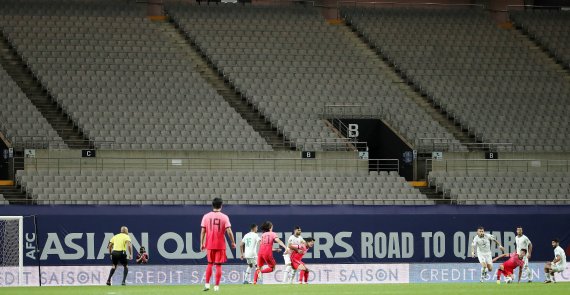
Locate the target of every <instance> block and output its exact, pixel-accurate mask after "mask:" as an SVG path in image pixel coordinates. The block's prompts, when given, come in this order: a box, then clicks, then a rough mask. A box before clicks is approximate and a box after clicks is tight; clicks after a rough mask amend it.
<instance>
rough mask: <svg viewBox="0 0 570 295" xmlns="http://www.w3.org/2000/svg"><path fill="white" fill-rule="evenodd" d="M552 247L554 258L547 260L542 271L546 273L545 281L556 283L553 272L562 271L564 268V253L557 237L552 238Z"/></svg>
mask: <svg viewBox="0 0 570 295" xmlns="http://www.w3.org/2000/svg"><path fill="white" fill-rule="evenodd" d="M552 248H554V260H552V262H550V261H549V262H547V263H546V265H545V266H544V272H545V273H546V280H545V281H544V282H545V283H552V282H554V283H556V280H555V279H554V274H555V273H557V272H563V271H564V270H565V269H566V253H564V249H562V247H560V241H559V240H558V239H554V240H552Z"/></svg>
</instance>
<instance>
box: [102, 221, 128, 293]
mask: <svg viewBox="0 0 570 295" xmlns="http://www.w3.org/2000/svg"><path fill="white" fill-rule="evenodd" d="M108 248H109V253H110V254H111V259H112V261H113V268H111V272H110V273H109V278H108V279H107V286H111V278H112V277H113V274H115V270H116V269H117V265H118V264H119V263H121V265H123V268H124V269H123V282H122V283H121V285H123V286H124V285H126V282H125V280H126V279H127V274H128V273H129V267H128V265H127V264H128V263H129V260H131V258H132V257H133V245H132V244H131V237H129V229H128V228H127V227H126V226H122V227H121V233H119V234H116V235H115V236H114V237H113V238H111V240H110V241H109V247H108ZM127 250H129V254H128V256H127Z"/></svg>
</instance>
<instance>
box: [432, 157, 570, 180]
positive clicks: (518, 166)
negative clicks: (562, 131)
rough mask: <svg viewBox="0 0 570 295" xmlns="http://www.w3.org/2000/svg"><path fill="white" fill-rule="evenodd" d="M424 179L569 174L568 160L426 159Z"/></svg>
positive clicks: (569, 164) (569, 162)
mask: <svg viewBox="0 0 570 295" xmlns="http://www.w3.org/2000/svg"><path fill="white" fill-rule="evenodd" d="M425 169H426V174H425V179H429V177H428V176H429V173H430V172H431V171H446V172H447V171H467V172H475V171H480V172H487V173H488V172H570V160H545V159H504V160H500V159H496V160H487V159H448V160H446V159H442V160H434V159H426V163H425Z"/></svg>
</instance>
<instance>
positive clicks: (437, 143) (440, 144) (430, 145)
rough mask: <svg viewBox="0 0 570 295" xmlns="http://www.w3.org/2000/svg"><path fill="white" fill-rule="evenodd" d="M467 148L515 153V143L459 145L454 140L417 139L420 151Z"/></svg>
mask: <svg viewBox="0 0 570 295" xmlns="http://www.w3.org/2000/svg"><path fill="white" fill-rule="evenodd" d="M459 146H465V147H467V148H471V149H475V150H486V149H489V150H491V151H497V150H498V149H501V150H503V151H505V150H506V151H513V147H514V145H513V143H510V142H474V143H460V142H459V143H457V142H453V139H449V138H438V137H421V138H418V139H416V148H417V149H418V150H420V151H424V152H425V151H446V150H449V148H451V147H459Z"/></svg>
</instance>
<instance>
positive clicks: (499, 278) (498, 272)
mask: <svg viewBox="0 0 570 295" xmlns="http://www.w3.org/2000/svg"><path fill="white" fill-rule="evenodd" d="M502 273H503V270H502V269H500V268H499V269H498V270H497V281H498V282H500V281H501V274H502Z"/></svg>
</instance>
